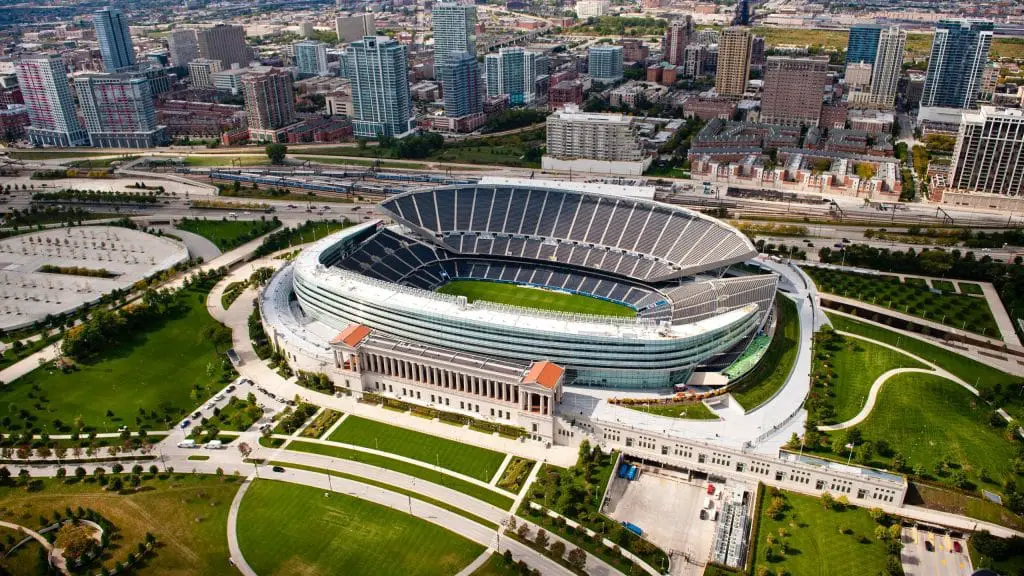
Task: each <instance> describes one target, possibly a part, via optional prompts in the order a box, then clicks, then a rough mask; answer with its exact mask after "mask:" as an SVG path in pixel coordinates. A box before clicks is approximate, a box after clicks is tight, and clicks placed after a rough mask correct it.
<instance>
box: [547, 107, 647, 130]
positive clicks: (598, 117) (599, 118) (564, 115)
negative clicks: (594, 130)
mask: <svg viewBox="0 0 1024 576" xmlns="http://www.w3.org/2000/svg"><path fill="white" fill-rule="evenodd" d="M552 117H554V118H556V119H558V120H570V121H573V122H596V123H602V124H622V125H625V126H628V125H629V124H630V123H631V122H632V118H630V117H629V116H624V115H622V114H615V113H596V112H583V111H581V110H580V108H579V106H576V105H574V104H566V106H565V108H562V109H561V110H557V111H555V112H553V113H552V114H551V116H549V117H548V119H551V118H552Z"/></svg>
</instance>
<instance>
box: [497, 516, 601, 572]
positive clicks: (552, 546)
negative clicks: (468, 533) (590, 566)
mask: <svg viewBox="0 0 1024 576" xmlns="http://www.w3.org/2000/svg"><path fill="white" fill-rule="evenodd" d="M507 533H508V534H515V536H516V537H517V538H518V539H519V540H520V541H522V542H526V543H528V544H532V545H533V547H534V548H539V549H540V550H541V551H542V552H544V553H546V554H547V555H548V556H550V557H552V558H554V559H556V560H558V561H561V562H562V563H568V565H569V566H570V567H571V568H572V569H573V570H578V571H582V570H585V569H586V567H587V553H586V552H585V551H584V550H583V549H582V548H580V547H579V546H577V547H575V548H573V549H572V550H570V551H569V555H568V556H566V554H565V551H566V550H567V547H566V545H565V542H562V541H561V540H555V541H552V540H551V537H550V536H549V535H548V533H547V531H546V530H544V529H543V528H538V529H537V533H536V534H534V535H533V536H532V538H531V536H530V525H529V524H527V523H526V522H523V523H522V524H519V523H518V522H516V517H515V516H512V517H510V518H509V520H508V526H507ZM504 562H505V564H506V565H507V566H511V565H512V551H511V550H505V554H504ZM518 567H519V573H520V574H531V575H533V574H540V570H537V569H534V570H532V571H530V570H529V569H528V567H527V566H526V563H525V562H523V561H522V560H520V561H519V564H518Z"/></svg>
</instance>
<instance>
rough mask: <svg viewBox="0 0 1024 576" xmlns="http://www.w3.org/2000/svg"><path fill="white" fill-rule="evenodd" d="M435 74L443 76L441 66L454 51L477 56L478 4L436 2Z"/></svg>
mask: <svg viewBox="0 0 1024 576" xmlns="http://www.w3.org/2000/svg"><path fill="white" fill-rule="evenodd" d="M431 15H432V17H433V19H434V75H435V76H437V77H438V78H440V77H441V68H442V67H443V66H444V64H445V62H446V61H447V58H448V55H449V54H451V53H452V52H466V53H468V54H471V55H473V56H476V6H465V5H462V4H456V3H454V2H444V3H442V4H434V7H433V9H432V10H431Z"/></svg>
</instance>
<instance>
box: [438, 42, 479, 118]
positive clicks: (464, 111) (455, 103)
mask: <svg viewBox="0 0 1024 576" xmlns="http://www.w3.org/2000/svg"><path fill="white" fill-rule="evenodd" d="M446 60H447V61H446V62H445V64H444V66H443V67H442V68H441V73H440V74H441V81H442V82H443V83H444V113H445V115H447V116H450V117H452V118H460V117H462V116H468V115H469V114H477V113H479V112H481V111H482V109H483V93H482V92H481V91H480V67H479V66H478V65H477V62H476V56H473V55H472V54H470V53H469V52H452V53H450V54H448V58H447V59H446Z"/></svg>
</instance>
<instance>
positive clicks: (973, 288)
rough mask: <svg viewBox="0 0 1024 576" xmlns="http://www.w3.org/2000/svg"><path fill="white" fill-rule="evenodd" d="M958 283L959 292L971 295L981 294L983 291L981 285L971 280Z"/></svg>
mask: <svg viewBox="0 0 1024 576" xmlns="http://www.w3.org/2000/svg"><path fill="white" fill-rule="evenodd" d="M957 284H959V285H960V292H962V293H964V294H970V295H972V296H982V295H984V294H985V291H984V290H982V289H981V286H980V285H978V284H974V283H973V282H957Z"/></svg>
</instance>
